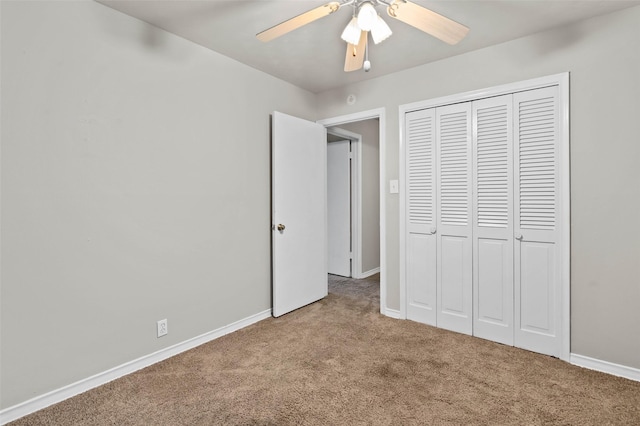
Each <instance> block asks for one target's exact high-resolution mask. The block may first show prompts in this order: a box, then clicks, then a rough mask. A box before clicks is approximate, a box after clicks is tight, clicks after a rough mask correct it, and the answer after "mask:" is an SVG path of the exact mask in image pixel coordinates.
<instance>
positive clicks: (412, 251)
mask: <svg viewBox="0 0 640 426" xmlns="http://www.w3.org/2000/svg"><path fill="white" fill-rule="evenodd" d="M405 129H406V131H407V135H406V138H405V140H406V143H407V147H406V149H405V153H406V157H405V171H406V175H405V182H406V183H407V184H406V191H407V192H406V198H405V200H406V205H405V211H406V224H407V228H406V235H405V241H406V253H407V256H406V265H405V268H406V269H405V270H406V271H407V274H406V280H407V302H406V303H407V318H408V319H411V320H414V321H419V322H423V323H426V324H430V325H434V326H435V325H436V317H437V315H436V304H437V299H436V235H435V231H436V156H435V151H436V147H435V137H436V135H435V132H436V126H435V109H427V110H422V111H414V112H410V113H407V114H406V115H405Z"/></svg>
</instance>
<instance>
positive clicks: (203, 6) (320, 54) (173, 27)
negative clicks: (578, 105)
mask: <svg viewBox="0 0 640 426" xmlns="http://www.w3.org/2000/svg"><path fill="white" fill-rule="evenodd" d="M97 1H99V2H100V3H103V4H106V5H107V6H110V7H112V8H114V9H117V10H119V11H121V12H123V13H126V14H127V15H130V16H133V17H136V18H139V19H141V20H143V21H146V22H148V23H150V24H153V25H155V26H157V27H160V28H162V29H165V30H167V31H169V32H171V33H174V34H176V35H179V36H181V37H184V38H186V39H188V40H191V41H193V42H195V43H198V44H200V45H202V46H205V47H207V48H209V49H211V50H214V51H216V52H219V53H221V54H223V55H225V56H228V57H231V58H233V59H235V60H237V61H239V62H242V63H244V64H246V65H249V66H251V67H253V68H256V69H258V70H261V71H264V72H266V73H268V74H271V75H273V76H276V77H278V78H281V79H283V80H286V81H289V82H291V83H293V84H295V85H296V86H299V87H302V88H304V89H307V90H309V91H311V92H316V93H317V92H322V91H324V90H327V89H331V88H335V87H340V86H344V85H347V84H350V83H354V82H357V81H362V80H367V79H370V78H374V77H379V76H382V75H385V74H389V73H393V72H396V71H400V70H403V69H407V68H411V67H415V66H418V65H422V64H425V63H428V62H433V61H437V60H439V59H443V58H447V57H450V56H455V55H459V54H461V53H465V52H469V51H472V50H476V49H481V48H483V47H487V46H491V45H495V44H498V43H502V42H505V41H508V40H513V39H516V38H519V37H523V36H526V35H528V34H533V33H537V32H541V31H545V30H548V29H551V28H554V27H558V26H563V25H567V24H569V23H572V22H576V21H579V20H582V19H586V18H589V17H592V16H596V15H602V14H606V13H610V12H613V11H616V10H620V9H624V8H627V7H632V6H636V5H640V0H625V1H619V0H571V1H568V0H435V1H431V0H413V2H414V3H418V4H420V5H421V6H424V7H427V8H429V9H431V10H433V11H435V12H438V13H440V14H442V15H445V16H447V17H449V18H451V19H453V20H455V21H457V22H460V23H461V24H464V25H466V26H467V27H469V28H470V29H471V30H470V32H469V34H468V35H467V37H466V38H465V39H464V40H462V41H461V42H460V43H459V44H457V45H455V46H450V45H448V44H446V43H444V42H442V41H440V40H438V39H435V38H433V37H431V36H429V35H427V34H425V33H423V32H421V31H419V30H416V29H414V28H413V27H410V26H408V25H406V24H404V23H402V22H399V21H396V20H395V19H392V18H390V17H388V16H387V14H386V11H385V10H384V9H383V8H382V7H379V13H380V16H382V17H383V19H385V21H386V22H387V23H388V24H389V26H390V27H391V29H392V31H393V35H392V36H391V37H390V38H389V39H387V40H385V41H384V42H382V43H381V44H378V45H373V44H372V45H371V46H370V47H371V48H370V52H369V59H370V60H371V64H372V69H371V71H370V72H368V73H365V72H364V71H362V70H360V71H354V72H351V73H345V72H344V71H343V67H344V57H345V50H346V44H345V42H343V41H342V40H341V39H340V34H341V33H342V30H343V28H344V27H345V25H346V24H347V22H348V21H349V19H350V18H351V8H350V7H344V8H342V9H340V10H339V11H338V12H336V13H334V14H332V15H329V16H328V17H326V18H323V19H320V20H318V21H315V22H313V23H311V24H309V25H307V26H305V27H302V28H299V29H297V30H295V31H293V32H290V33H288V34H286V35H284V36H282V37H280V38H277V39H275V40H273V41H271V42H268V43H262V42H260V41H258V40H257V39H256V38H255V35H256V34H257V33H258V32H260V31H262V30H265V29H267V28H269V27H272V26H273V25H276V24H278V23H280V22H282V21H284V20H287V19H289V18H291V17H293V16H295V15H298V14H300V13H303V12H305V11H307V10H309V9H312V8H314V7H317V6H319V5H322V4H325V3H327V2H328V1H329V0H326V1H315V0H295V1H293V0H275V1H266V0H253V1H249V0H235V1H229V0H198V1H193V0H97Z"/></svg>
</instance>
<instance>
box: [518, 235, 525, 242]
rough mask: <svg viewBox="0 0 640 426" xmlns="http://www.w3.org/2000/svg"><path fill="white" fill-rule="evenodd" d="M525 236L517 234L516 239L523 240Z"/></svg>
mask: <svg viewBox="0 0 640 426" xmlns="http://www.w3.org/2000/svg"><path fill="white" fill-rule="evenodd" d="M523 238H524V236H523V235H522V234H516V240H520V241H522V239H523Z"/></svg>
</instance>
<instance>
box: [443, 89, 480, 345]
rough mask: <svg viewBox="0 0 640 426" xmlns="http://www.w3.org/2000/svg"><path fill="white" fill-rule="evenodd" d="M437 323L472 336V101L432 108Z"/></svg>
mask: <svg viewBox="0 0 640 426" xmlns="http://www.w3.org/2000/svg"><path fill="white" fill-rule="evenodd" d="M436 131H437V138H436V153H437V161H436V167H437V186H438V191H437V206H438V208H437V212H438V215H437V248H436V251H437V262H438V265H437V268H436V270H437V292H438V312H437V320H438V327H441V328H446V329H448V330H452V331H457V332H460V333H465V334H471V333H472V327H473V321H472V274H473V271H472V241H471V232H472V220H471V213H472V207H473V199H472V195H471V187H472V169H471V145H472V144H471V103H470V102H466V103H462V104H454V105H449V106H445V107H441V108H436Z"/></svg>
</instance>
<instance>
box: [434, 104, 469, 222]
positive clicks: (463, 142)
mask: <svg viewBox="0 0 640 426" xmlns="http://www.w3.org/2000/svg"><path fill="white" fill-rule="evenodd" d="M468 126H469V122H468V114H467V112H465V111H461V112H455V113H451V114H443V115H441V116H440V135H439V137H440V153H439V156H440V221H441V223H442V224H443V225H459V226H462V225H467V223H468V217H469V199H468V188H469V181H468V170H469V159H468V145H469V141H468Z"/></svg>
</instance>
